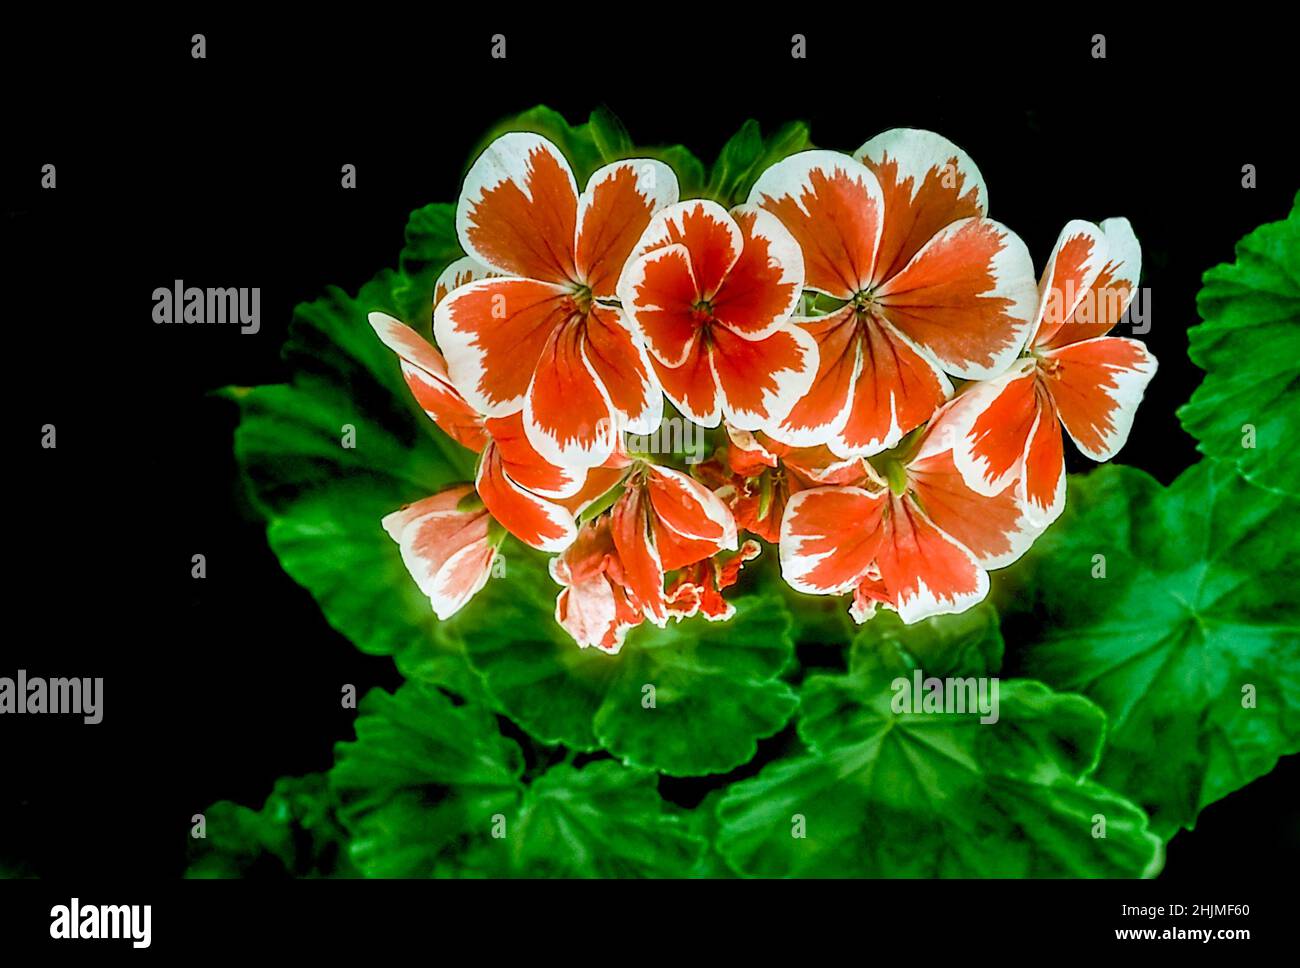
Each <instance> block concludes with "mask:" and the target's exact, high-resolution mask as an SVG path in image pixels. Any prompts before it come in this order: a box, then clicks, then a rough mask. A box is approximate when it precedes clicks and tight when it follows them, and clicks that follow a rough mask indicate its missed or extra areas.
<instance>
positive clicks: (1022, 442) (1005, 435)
mask: <svg viewBox="0 0 1300 968" xmlns="http://www.w3.org/2000/svg"><path fill="white" fill-rule="evenodd" d="M1043 396H1044V394H1042V393H1041V392H1040V390H1039V388H1038V378H1037V368H1036V366H1035V364H1034V361H1033V360H1028V359H1027V360H1022V361H1021V362H1020V363H1017V364H1016V366H1015V367H1013V368H1012V369H1011V370H1010V371H1009V372H1007V374H1006V375H1005V376H1002V377H999V378H998V379H996V380H990V381H988V382H987V383H976V384H972V385H971V386H969V387H967V388H966V389H965V390H964V391H963V392H962V394H961V395H960V396H959V397H957V398H956V399H955V400H953V402H952V403H951V404H950V408H949V409H948V410H946V411H945V413H944V416H943V426H942V428H939V427H936V428H935V430H934V431H932V433H931V434H930V435H928V438H934V439H937V438H938V436H939V435H940V434H942V435H943V436H944V441H943V444H942V445H940V449H942V447H943V446H948V447H951V448H952V456H953V460H954V462H955V463H956V465H957V468H958V470H960V471H961V475H962V477H963V478H965V480H966V483H967V484H968V485H969V486H970V487H971V488H972V489H973V490H974V491H976V492H977V493H979V494H983V495H985V496H986V497H993V496H994V495H997V494H1001V493H1002V492H1003V491H1004V490H1006V487H1007V485H1008V484H1010V483H1011V482H1012V481H1013V480H1015V479H1016V477H1017V476H1018V475H1019V473H1020V469H1021V462H1022V460H1023V458H1024V455H1025V450H1026V448H1027V447H1028V446H1029V436H1030V434H1031V433H1032V432H1033V430H1034V426H1035V424H1036V422H1037V420H1038V417H1039V409H1040V406H1041V399H1042V397H1043Z"/></svg>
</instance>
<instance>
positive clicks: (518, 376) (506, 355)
mask: <svg viewBox="0 0 1300 968" xmlns="http://www.w3.org/2000/svg"><path fill="white" fill-rule="evenodd" d="M573 312H574V308H573V301H572V299H570V298H569V295H568V293H567V292H566V291H565V290H564V289H563V288H562V287H560V286H554V285H551V284H550V283H544V282H534V281H532V280H530V279H513V278H507V279H481V280H479V281H477V282H471V283H469V285H466V286H462V287H461V288H459V289H457V290H455V291H454V292H453V293H452V294H451V295H449V296H448V297H447V298H446V299H444V300H443V301H442V302H440V303H439V304H438V308H437V309H435V310H434V312H433V332H434V336H435V337H436V338H437V340H438V345H439V346H440V347H442V351H443V353H445V354H446V356H447V372H448V373H449V374H450V376H451V380H452V382H453V383H454V384H455V385H456V388H457V389H458V390H460V392H461V393H462V394H464V396H465V399H466V400H467V401H468V402H469V404H470V405H471V406H472V407H474V408H475V409H476V410H478V411H479V412H480V413H484V414H486V415H487V416H489V417H503V416H505V415H506V414H511V413H515V412H516V411H518V410H519V409H520V408H521V407H522V406H523V401H524V394H525V393H526V392H527V390H528V385H529V383H530V382H531V381H532V378H533V371H534V370H535V369H536V368H537V365H538V361H539V360H540V359H541V356H542V353H543V351H544V350H545V349H546V346H547V343H548V341H549V339H550V337H551V334H552V332H553V331H554V330H555V329H556V328H558V327H559V326H561V325H563V324H564V323H565V321H566V320H568V319H569V317H570V316H571V315H572V314H573Z"/></svg>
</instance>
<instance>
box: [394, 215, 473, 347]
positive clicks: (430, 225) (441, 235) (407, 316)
mask: <svg viewBox="0 0 1300 968" xmlns="http://www.w3.org/2000/svg"><path fill="white" fill-rule="evenodd" d="M462 255H464V252H463V251H462V250H461V247H460V239H459V238H457V236H456V206H455V205H453V204H447V203H443V202H437V203H434V204H432V205H426V206H424V207H423V208H417V209H416V210H415V211H414V212H412V213H411V217H410V218H409V219H407V221H406V244H405V245H404V246H403V247H402V254H401V257H400V259H399V263H398V264H399V265H400V267H401V275H400V276H399V281H398V282H397V283H396V284H395V285H394V286H393V301H394V303H395V304H396V306H397V313H396V315H397V318H398V319H401V320H403V321H404V322H406V323H409V324H410V325H411V326H414V327H415V328H416V329H417V330H419V331H420V333H421V334H422V335H423V336H424V337H425V338H431V333H432V328H433V284H434V283H435V282H436V281H437V279H438V276H439V274H440V273H441V272H442V270H443V269H445V268H447V266H449V265H451V263H453V262H455V261H456V260H457V259H459V258H460V257H461V256H462Z"/></svg>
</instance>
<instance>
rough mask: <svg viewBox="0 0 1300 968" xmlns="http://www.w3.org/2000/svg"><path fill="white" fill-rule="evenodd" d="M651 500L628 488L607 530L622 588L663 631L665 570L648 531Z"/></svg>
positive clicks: (617, 504) (666, 614) (651, 534)
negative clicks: (617, 560) (617, 559)
mask: <svg viewBox="0 0 1300 968" xmlns="http://www.w3.org/2000/svg"><path fill="white" fill-rule="evenodd" d="M650 517H651V509H650V498H649V495H647V494H646V491H645V489H644V488H640V487H629V488H628V489H627V492H626V493H625V494H624V495H623V496H622V497H621V498H619V499H618V500H617V501H616V502H615V503H614V506H613V508H611V509H610V520H609V530H610V534H611V535H612V536H613V539H614V547H615V548H616V549H617V550H618V558H619V561H620V563H621V564H622V566H623V577H622V581H623V584H624V586H625V587H626V588H627V589H628V591H630V592H631V593H632V596H633V597H634V598H635V599H636V600H637V602H638V603H639V604H640V606H641V611H642V614H644V615H645V617H646V618H648V619H649V620H650V621H652V622H654V623H655V624H656V625H658V626H659V627H660V628H662V627H663V626H664V625H665V624H667V622H668V607H667V602H666V600H665V598H664V567H663V563H662V562H661V561H660V559H659V551H658V549H657V548H656V546H655V542H654V535H653V533H652V532H651V530H650Z"/></svg>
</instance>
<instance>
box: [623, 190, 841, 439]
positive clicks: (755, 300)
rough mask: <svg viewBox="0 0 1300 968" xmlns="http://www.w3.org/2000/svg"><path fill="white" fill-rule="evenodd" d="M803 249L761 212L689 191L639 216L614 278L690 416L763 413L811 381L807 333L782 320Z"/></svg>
mask: <svg viewBox="0 0 1300 968" xmlns="http://www.w3.org/2000/svg"><path fill="white" fill-rule="evenodd" d="M802 288H803V257H802V255H801V254H800V251H799V246H798V245H797V244H796V242H795V240H794V239H793V238H792V237H791V235H790V233H789V232H787V231H786V230H785V228H784V227H782V225H781V223H780V222H779V221H778V220H777V219H776V218H775V217H773V216H772V215H770V214H769V213H767V212H764V211H762V210H761V209H758V208H753V207H747V206H740V207H738V208H735V209H733V210H732V211H731V212H727V211H726V209H724V208H723V207H722V206H721V205H718V204H717V203H716V202H710V201H705V200H702V199H696V200H692V201H687V202H681V203H679V204H677V205H672V206H669V207H668V208H665V209H664V210H663V211H661V212H659V213H658V214H657V215H655V217H654V218H653V219H652V220H651V221H650V224H649V226H648V227H647V229H646V231H645V235H644V236H643V237H642V239H641V241H640V243H639V244H638V245H637V248H636V251H635V252H634V253H633V255H632V258H631V259H629V261H628V263H627V266H626V267H625V269H624V271H623V277H622V279H621V281H620V282H619V285H618V294H619V298H620V300H621V301H622V306H623V311H624V313H625V314H626V316H627V319H628V321H629V322H630V323H631V325H632V326H633V328H634V329H635V330H636V332H637V333H638V335H639V336H640V337H641V339H643V340H644V342H645V345H646V347H647V348H648V349H649V351H650V359H651V362H652V364H653V366H654V369H655V372H656V374H657V375H658V377H659V381H660V383H661V384H662V385H663V388H664V392H665V393H666V394H667V395H668V398H669V399H670V400H672V401H673V403H674V404H676V405H677V408H678V409H679V410H681V412H682V413H684V414H685V415H686V416H688V417H689V418H690V419H691V420H693V421H695V422H696V423H698V424H700V425H701V426H704V427H716V426H718V424H719V423H720V422H721V420H722V419H723V417H724V416H725V417H726V420H727V422H728V423H730V424H732V425H733V426H735V427H739V428H742V429H745V430H757V429H759V428H761V427H766V426H768V425H769V424H772V423H775V422H777V421H779V420H781V419H783V418H784V417H785V415H786V414H787V413H789V411H790V408H791V407H793V406H794V405H795V402H796V401H797V400H798V399H799V397H801V396H802V395H803V394H804V393H805V392H806V391H807V390H808V387H809V386H810V385H811V382H812V378H813V374H814V373H815V372H816V370H817V349H816V346H815V345H814V344H813V341H812V339H811V338H810V337H809V336H808V334H806V333H805V332H803V331H802V330H800V329H798V328H797V327H795V326H793V325H791V323H790V322H789V318H790V313H791V312H792V311H793V310H794V308H795V305H796V304H797V302H798V300H799V295H800V291H801V290H802Z"/></svg>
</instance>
